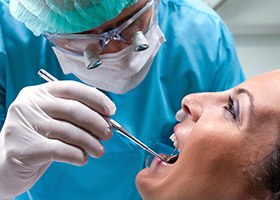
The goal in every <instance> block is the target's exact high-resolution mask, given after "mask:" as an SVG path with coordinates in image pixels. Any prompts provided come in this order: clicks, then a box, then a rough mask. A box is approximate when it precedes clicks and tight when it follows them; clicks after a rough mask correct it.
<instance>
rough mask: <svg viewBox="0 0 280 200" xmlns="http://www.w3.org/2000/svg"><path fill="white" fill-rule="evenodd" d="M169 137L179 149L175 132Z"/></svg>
mask: <svg viewBox="0 0 280 200" xmlns="http://www.w3.org/2000/svg"><path fill="white" fill-rule="evenodd" d="M169 139H170V140H171V141H172V142H173V145H174V147H176V148H177V149H178V148H179V146H178V141H177V138H176V136H175V134H174V133H173V134H172V135H171V136H170V137H169Z"/></svg>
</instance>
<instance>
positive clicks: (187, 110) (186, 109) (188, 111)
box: [183, 105, 191, 114]
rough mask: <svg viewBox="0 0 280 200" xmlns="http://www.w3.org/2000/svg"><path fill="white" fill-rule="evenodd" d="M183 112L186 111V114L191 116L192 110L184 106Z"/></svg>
mask: <svg viewBox="0 0 280 200" xmlns="http://www.w3.org/2000/svg"><path fill="white" fill-rule="evenodd" d="M183 110H184V111H185V112H186V113H188V114H191V110H190V109H189V107H188V106H186V105H184V106H183Z"/></svg>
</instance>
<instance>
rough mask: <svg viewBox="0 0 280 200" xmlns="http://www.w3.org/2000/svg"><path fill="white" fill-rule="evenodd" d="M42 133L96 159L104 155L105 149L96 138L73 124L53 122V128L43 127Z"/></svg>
mask: <svg viewBox="0 0 280 200" xmlns="http://www.w3.org/2000/svg"><path fill="white" fill-rule="evenodd" d="M40 131H41V132H43V133H44V132H45V133H46V134H45V136H46V137H47V138H50V139H57V140H60V141H62V142H64V143H66V144H69V145H72V146H75V147H79V148H80V149H82V150H83V151H84V152H86V153H88V154H89V155H90V156H92V157H94V158H99V157H101V156H102V155H103V154H104V147H103V145H102V144H101V143H100V141H99V140H98V139H97V138H96V137H94V136H92V135H91V134H90V133H88V132H87V131H85V130H84V129H81V128H79V127H77V126H74V125H73V124H71V123H68V122H64V121H58V120H52V123H51V126H45V127H41V130H40Z"/></svg>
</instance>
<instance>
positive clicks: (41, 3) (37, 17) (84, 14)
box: [10, 0, 138, 35]
mask: <svg viewBox="0 0 280 200" xmlns="http://www.w3.org/2000/svg"><path fill="white" fill-rule="evenodd" d="M137 1H138V0H10V10H11V13H12V15H13V16H14V17H15V18H16V19H17V20H19V21H21V22H23V23H25V25H26V27H27V28H29V29H30V30H31V31H32V32H33V33H34V34H35V35H40V34H42V33H44V32H48V33H59V34H68V33H78V32H82V31H87V30H90V29H92V28H95V27H97V26H100V25H101V24H103V23H104V22H106V21H108V20H111V19H113V18H115V17H116V16H118V15H119V14H120V13H121V12H122V10H123V9H124V8H126V7H129V6H131V5H132V4H134V3H136V2H137Z"/></svg>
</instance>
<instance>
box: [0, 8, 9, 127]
mask: <svg viewBox="0 0 280 200" xmlns="http://www.w3.org/2000/svg"><path fill="white" fill-rule="evenodd" d="M0 10H2V9H1V8H0ZM0 22H1V21H0ZM4 41H5V40H4V36H3V29H2V24H0V126H1V128H2V126H3V123H4V121H5V118H6V105H5V104H6V103H5V102H6V98H5V96H6V89H5V88H6V87H5V85H6V76H5V74H6V73H5V69H6V67H7V65H8V63H7V62H8V59H7V54H6V49H5V43H4Z"/></svg>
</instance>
